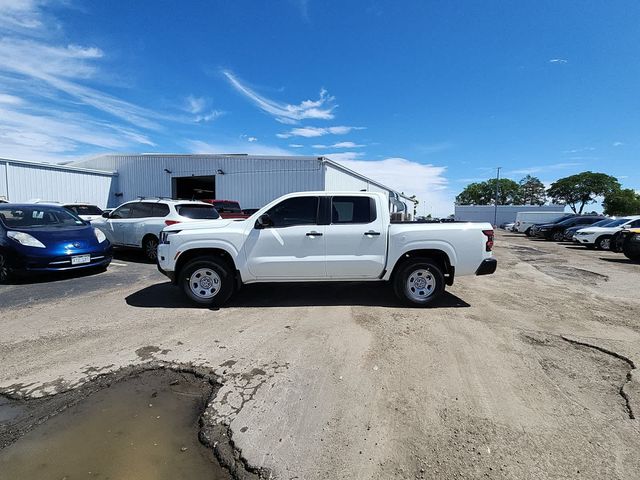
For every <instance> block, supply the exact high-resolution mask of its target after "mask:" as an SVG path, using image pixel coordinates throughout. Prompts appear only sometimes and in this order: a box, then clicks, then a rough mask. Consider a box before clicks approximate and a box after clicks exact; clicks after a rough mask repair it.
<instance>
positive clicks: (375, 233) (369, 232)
mask: <svg viewBox="0 0 640 480" xmlns="http://www.w3.org/2000/svg"><path fill="white" fill-rule="evenodd" d="M364 234H365V235H376V236H377V235H380V232H374V231H373V230H369V231H368V232H364Z"/></svg>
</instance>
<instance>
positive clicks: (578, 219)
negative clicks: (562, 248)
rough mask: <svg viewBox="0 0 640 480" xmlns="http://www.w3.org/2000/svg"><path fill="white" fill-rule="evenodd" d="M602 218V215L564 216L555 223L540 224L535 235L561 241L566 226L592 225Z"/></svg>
mask: <svg viewBox="0 0 640 480" xmlns="http://www.w3.org/2000/svg"><path fill="white" fill-rule="evenodd" d="M603 219H604V217H603V216H602V215H595V216H594V215H577V216H575V217H569V218H565V219H564V220H561V221H559V222H556V223H547V224H544V225H540V226H539V227H538V228H537V229H536V237H538V238H544V239H545V240H553V241H555V242H561V241H562V240H563V239H564V232H565V230H566V229H567V228H571V227H576V226H579V225H582V227H583V228H584V227H586V226H587V225H592V224H594V223H596V222H599V221H600V220H603Z"/></svg>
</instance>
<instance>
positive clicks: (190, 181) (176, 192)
mask: <svg viewBox="0 0 640 480" xmlns="http://www.w3.org/2000/svg"><path fill="white" fill-rule="evenodd" d="M171 181H172V185H171V196H172V198H175V199H180V200H203V199H214V198H216V176H215V175H205V176H201V177H173V178H172V179H171Z"/></svg>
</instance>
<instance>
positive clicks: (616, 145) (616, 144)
mask: <svg viewBox="0 0 640 480" xmlns="http://www.w3.org/2000/svg"><path fill="white" fill-rule="evenodd" d="M623 145H624V142H613V146H614V147H621V146H623Z"/></svg>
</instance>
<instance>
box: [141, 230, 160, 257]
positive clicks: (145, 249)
mask: <svg viewBox="0 0 640 480" xmlns="http://www.w3.org/2000/svg"><path fill="white" fill-rule="evenodd" d="M142 253H143V254H144V256H145V258H146V259H147V260H149V261H150V262H154V263H155V262H157V261H158V237H156V236H155V235H147V236H146V237H144V238H143V239H142Z"/></svg>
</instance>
